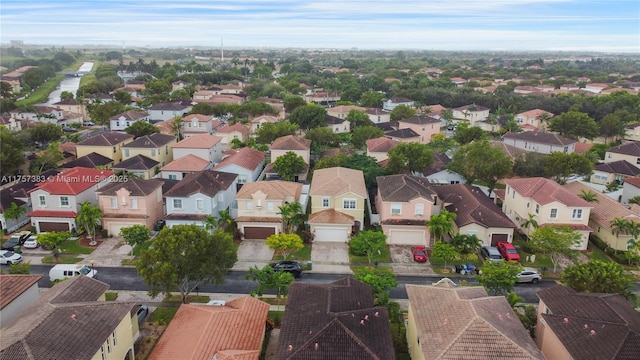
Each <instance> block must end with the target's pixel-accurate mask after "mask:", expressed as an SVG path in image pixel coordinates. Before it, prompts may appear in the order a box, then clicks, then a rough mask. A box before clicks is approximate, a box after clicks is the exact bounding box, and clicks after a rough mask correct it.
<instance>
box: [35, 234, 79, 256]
mask: <svg viewBox="0 0 640 360" xmlns="http://www.w3.org/2000/svg"><path fill="white" fill-rule="evenodd" d="M70 236H71V233H70V232H68V231H49V232H46V233H41V234H38V237H37V239H38V242H39V243H40V244H41V245H42V246H44V247H46V248H49V249H52V250H54V251H55V250H56V248H57V247H58V246H60V245H61V244H62V243H64V242H65V241H67V239H69V237H70Z"/></svg>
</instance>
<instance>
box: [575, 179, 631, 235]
mask: <svg viewBox="0 0 640 360" xmlns="http://www.w3.org/2000/svg"><path fill="white" fill-rule="evenodd" d="M564 187H565V189H567V190H569V191H571V192H572V193H573V194H576V195H579V194H580V192H581V191H585V192H589V191H591V192H592V193H594V194H595V195H596V197H597V199H598V202H593V203H592V204H593V209H591V212H590V215H589V219H590V220H592V221H594V222H595V223H596V224H598V225H599V226H602V227H603V228H606V229H609V230H611V226H610V225H609V224H610V223H611V220H613V219H615V218H621V219H627V220H633V221H636V222H640V214H638V213H636V212H634V211H632V210H631V209H629V208H627V207H626V206H624V205H622V204H620V203H619V202H617V201H615V200H613V199H611V198H610V197H608V196H606V195H604V194H602V193H601V192H599V191H596V190H593V189H591V188H590V187H588V186H586V185H584V184H582V183H580V182H579V181H574V182H571V183H568V184H566V185H564Z"/></svg>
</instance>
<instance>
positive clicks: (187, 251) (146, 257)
mask: <svg viewBox="0 0 640 360" xmlns="http://www.w3.org/2000/svg"><path fill="white" fill-rule="evenodd" d="M237 260H238V253H237V246H236V244H235V243H234V242H233V238H232V237H231V235H229V234H227V233H225V232H223V231H216V232H214V233H213V234H209V233H208V232H207V231H206V230H205V229H202V228H200V227H198V226H197V225H174V226H173V227H171V228H168V227H167V228H164V229H162V231H160V233H158V235H157V236H156V237H155V239H154V240H153V247H151V248H149V249H148V250H147V251H145V252H144V253H143V254H142V255H141V256H140V259H139V260H137V261H136V269H137V271H138V274H140V276H141V277H142V278H143V279H144V282H145V284H147V286H149V289H150V290H149V294H150V295H151V296H156V295H158V294H159V293H162V294H170V293H171V292H172V291H175V290H176V289H177V290H178V291H179V292H180V296H181V298H182V303H186V301H187V298H188V296H189V294H190V293H191V292H192V291H193V290H195V289H196V288H197V287H198V286H200V285H203V284H210V283H214V284H221V283H223V282H224V274H225V273H226V272H227V271H228V270H229V269H230V268H231V267H232V266H233V265H234V264H235V263H236V261H237Z"/></svg>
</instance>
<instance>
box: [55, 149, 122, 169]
mask: <svg viewBox="0 0 640 360" xmlns="http://www.w3.org/2000/svg"><path fill="white" fill-rule="evenodd" d="M112 166H113V159H111V158H108V157H106V156H104V155H101V154H98V153H96V152H92V153H90V154H87V155H85V156H81V157H79V158H77V159H75V160H71V161H69V162H68V163H64V164H62V165H60V168H61V169H71V168H74V167H85V168H96V169H98V168H100V169H105V170H109V169H111V167H112Z"/></svg>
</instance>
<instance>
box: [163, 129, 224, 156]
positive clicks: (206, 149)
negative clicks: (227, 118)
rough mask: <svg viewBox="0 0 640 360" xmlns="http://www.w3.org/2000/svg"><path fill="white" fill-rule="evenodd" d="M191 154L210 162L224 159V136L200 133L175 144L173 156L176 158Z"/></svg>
mask: <svg viewBox="0 0 640 360" xmlns="http://www.w3.org/2000/svg"><path fill="white" fill-rule="evenodd" d="M189 154H192V155H195V156H197V157H199V158H201V159H204V160H207V161H208V162H210V163H217V162H218V161H220V160H221V159H222V138H221V137H220V136H216V135H209V134H198V135H194V136H191V137H188V138H186V139H183V140H181V141H179V142H178V143H176V144H174V145H173V158H174V159H175V160H177V159H180V158H181V157H183V156H187V155H189Z"/></svg>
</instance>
